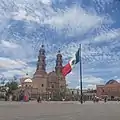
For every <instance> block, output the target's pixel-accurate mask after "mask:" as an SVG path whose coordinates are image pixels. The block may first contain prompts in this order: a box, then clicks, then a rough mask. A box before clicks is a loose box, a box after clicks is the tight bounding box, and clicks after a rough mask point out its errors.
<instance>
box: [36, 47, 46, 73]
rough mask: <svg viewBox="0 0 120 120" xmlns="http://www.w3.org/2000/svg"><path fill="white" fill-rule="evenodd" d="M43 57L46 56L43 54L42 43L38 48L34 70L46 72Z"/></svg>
mask: <svg viewBox="0 0 120 120" xmlns="http://www.w3.org/2000/svg"><path fill="white" fill-rule="evenodd" d="M45 58H46V56H45V49H44V45H42V46H41V48H40V50H39V55H38V61H37V69H36V71H40V72H46V63H45Z"/></svg>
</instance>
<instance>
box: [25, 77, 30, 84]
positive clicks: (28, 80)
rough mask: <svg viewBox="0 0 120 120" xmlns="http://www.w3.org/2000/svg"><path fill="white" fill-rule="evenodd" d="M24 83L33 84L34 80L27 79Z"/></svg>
mask: <svg viewBox="0 0 120 120" xmlns="http://www.w3.org/2000/svg"><path fill="white" fill-rule="evenodd" d="M24 83H32V80H31V79H29V78H28V79H25V80H24Z"/></svg>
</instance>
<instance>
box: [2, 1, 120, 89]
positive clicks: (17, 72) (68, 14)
mask: <svg viewBox="0 0 120 120" xmlns="http://www.w3.org/2000/svg"><path fill="white" fill-rule="evenodd" d="M0 3H1V4H0V78H3V77H4V78H6V79H10V78H13V76H16V77H18V78H19V77H21V76H25V74H26V73H28V74H29V76H31V77H32V75H33V74H34V72H35V69H36V63H37V56H38V52H39V49H40V46H41V45H42V44H44V45H45V50H46V63H47V66H46V69H47V72H49V71H53V70H54V67H55V59H56V54H57V51H58V50H59V49H60V50H61V54H62V55H63V65H65V64H67V63H68V61H69V60H70V59H71V58H72V57H73V56H74V54H75V52H76V51H77V49H78V47H79V44H82V50H81V51H82V73H83V87H84V88H95V86H96V84H105V83H106V82H107V81H108V80H110V79H115V80H118V81H119V80H120V74H119V73H120V39H119V38H120V22H119V20H120V1H119V0H0ZM79 79H80V78H79V64H77V65H76V67H75V68H74V69H73V70H72V72H71V73H70V74H69V75H67V77H66V81H67V83H68V85H69V87H72V88H78V87H79Z"/></svg>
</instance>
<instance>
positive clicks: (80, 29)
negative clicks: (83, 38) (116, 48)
mask: <svg viewBox="0 0 120 120" xmlns="http://www.w3.org/2000/svg"><path fill="white" fill-rule="evenodd" d="M107 19H109V18H107ZM45 23H48V24H50V25H51V26H52V27H53V28H56V29H57V30H66V31H68V34H69V35H70V34H72V35H73V34H74V35H75V34H79V35H80V34H84V33H87V32H88V31H89V30H92V29H95V28H97V27H100V26H101V25H103V24H108V20H106V18H105V17H104V16H103V17H100V16H97V14H95V13H90V12H87V11H86V10H85V9H83V8H82V7H76V6H73V7H71V8H67V9H66V10H65V11H60V12H57V15H55V16H53V17H52V18H50V19H48V20H46V21H45Z"/></svg>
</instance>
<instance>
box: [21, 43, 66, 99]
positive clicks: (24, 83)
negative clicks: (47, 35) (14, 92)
mask: <svg viewBox="0 0 120 120" xmlns="http://www.w3.org/2000/svg"><path fill="white" fill-rule="evenodd" d="M62 62H63V61H62V55H61V53H60V51H58V54H57V55H56V66H55V69H54V70H53V71H51V72H50V73H47V72H46V55H45V49H44V45H42V46H41V48H40V50H39V55H38V61H37V68H36V71H35V73H34V74H33V78H31V79H30V78H29V77H25V78H22V79H21V88H22V89H24V91H27V92H28V93H29V95H31V96H36V95H42V96H47V97H53V96H54V95H55V94H59V93H64V92H65V90H66V80H65V77H64V76H63V75H62V68H63V66H62ZM51 64H52V63H51ZM27 92H26V93H27Z"/></svg>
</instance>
